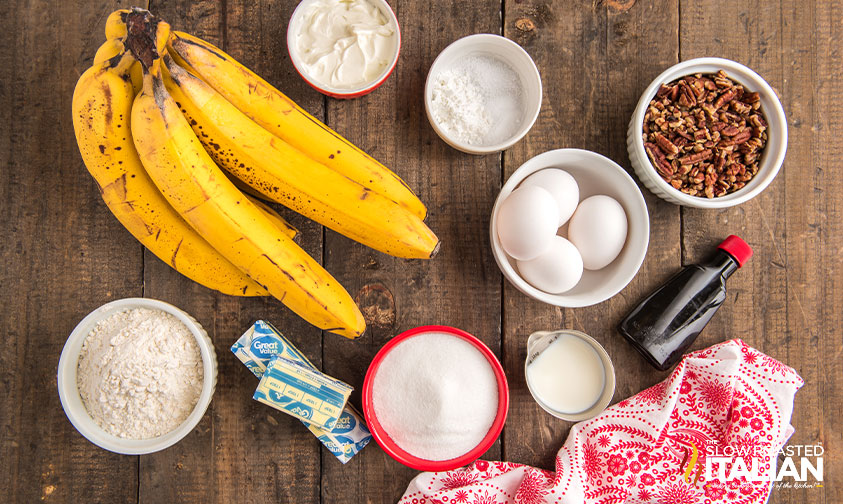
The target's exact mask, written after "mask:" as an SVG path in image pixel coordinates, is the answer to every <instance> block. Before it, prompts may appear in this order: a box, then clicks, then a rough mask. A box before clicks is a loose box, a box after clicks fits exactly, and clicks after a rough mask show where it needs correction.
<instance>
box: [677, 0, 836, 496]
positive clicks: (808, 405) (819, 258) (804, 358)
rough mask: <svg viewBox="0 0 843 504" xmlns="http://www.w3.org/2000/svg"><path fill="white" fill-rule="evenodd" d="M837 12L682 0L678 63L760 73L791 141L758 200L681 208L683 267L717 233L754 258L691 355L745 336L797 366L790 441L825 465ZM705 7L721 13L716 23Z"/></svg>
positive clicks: (829, 426)
mask: <svg viewBox="0 0 843 504" xmlns="http://www.w3.org/2000/svg"><path fill="white" fill-rule="evenodd" d="M686 4H689V5H687V6H686ZM832 5H833V4H832V3H828V4H822V7H821V5H820V4H812V3H807V4H806V3H804V2H801V3H796V2H784V3H782V5H775V4H770V3H768V2H760V1H759V2H745V3H742V4H740V5H738V4H731V3H723V2H683V4H682V20H681V23H682V26H683V31H682V40H681V56H682V58H683V59H688V58H692V57H696V56H703V55H706V56H708V55H711V54H716V55H719V56H723V57H726V58H730V59H734V60H737V61H739V62H741V63H744V64H746V65H747V66H749V67H750V68H753V69H754V70H756V71H757V72H759V73H760V74H761V76H762V77H764V78H765V79H766V80H767V81H768V82H769V83H770V84H771V85H772V86H773V87H774V88H775V89H777V91H778V92H779V94H780V97H781V100H782V102H783V104H784V106H785V111H786V114H787V116H788V124H789V133H790V139H789V146H788V157H787V159H786V161H785V165H784V167H783V168H782V172H781V173H780V174H779V176H778V177H777V178H776V180H775V181H774V182H773V183H772V184H771V185H770V187H769V188H768V189H767V190H766V191H765V192H764V193H762V194H761V195H759V196H758V197H756V198H755V199H753V200H752V201H750V202H747V203H745V204H743V205H741V206H739V207H736V208H732V209H729V210H724V211H718V212H706V211H695V210H690V209H688V210H685V211H683V222H684V229H685V236H684V244H685V248H686V250H685V252H686V259H687V261H689V262H693V261H697V260H699V259H701V258H702V257H703V256H704V255H705V254H706V253H708V251H709V250H710V248H711V247H712V246H713V245H715V244H716V240H717V239H718V238H720V237H721V236H719V235H718V234H717V233H714V232H712V231H711V230H713V229H718V230H719V229H722V230H723V232H722V233H721V234H722V235H725V234H727V233H729V232H735V233H736V234H739V235H741V236H742V237H743V238H744V239H746V240H747V241H748V242H749V243H750V245H752V247H753V249H754V251H755V254H754V256H753V258H752V259H751V260H750V262H749V263H748V264H747V265H746V266H745V267H744V268H742V270H741V271H739V272H738V273H737V274H735V275H734V276H733V279H731V280H730V281H729V298H728V299H729V301H730V302H727V303H726V304H725V305H724V306H723V308H722V309H721V310H720V313H718V315H717V316H715V318H714V319H713V320H712V323H711V324H710V325H709V327H707V328H706V330H705V331H704V332H703V334H702V335H701V337H700V339H699V340H698V342H697V344H696V346H697V347H700V346H707V345H709V344H711V343H714V342H716V341H720V340H722V339H726V338H730V337H741V338H743V339H744V340H745V341H747V342H748V343H749V344H751V345H753V346H755V347H756V348H759V349H760V350H762V351H764V352H765V353H767V354H769V355H771V356H773V357H775V358H778V359H780V360H782V361H784V362H785V363H786V364H789V365H791V366H793V367H795V368H796V370H797V371H799V372H800V374H801V375H802V377H803V378H804V379H805V380H806V385H805V387H804V388H803V389H802V391H800V392H799V393H798V394H797V396H796V402H795V409H796V411H795V414H794V417H793V419H792V424H793V425H794V427H795V428H796V432H795V433H794V435H793V437H792V438H791V440H790V443H791V444H814V443H822V444H824V446H825V449H826V453H827V454H828V455H827V456H826V457H825V459H826V467H831V465H832V464H833V460H829V458H830V457H829V455H831V457H834V455H833V453H834V451H833V450H834V448H835V447H836V448H837V449H838V450H840V449H841V445H840V442H839V439H840V432H841V431H840V427H839V426H838V425H836V424H837V422H834V421H833V420H832V415H833V414H834V413H833V412H836V411H838V410H839V403H840V400H841V394H840V391H839V390H838V388H837V387H836V386H834V382H836V380H839V378H840V376H841V372H840V371H841V363H840V360H839V359H836V360H831V361H826V360H825V359H824V357H825V356H829V355H839V353H840V351H841V343H840V339H839V338H831V339H826V338H825V336H826V335H827V334H834V333H835V332H836V331H837V330H838V328H839V327H840V315H839V312H834V311H833V310H832V309H830V307H831V306H835V305H836V306H839V305H840V297H841V293H840V289H839V283H840V282H839V274H838V275H836V276H835V275H834V274H833V272H834V271H835V269H834V268H835V266H836V267H837V268H839V267H840V263H841V258H840V256H839V254H838V253H836V252H835V251H836V250H839V249H840V247H841V243H843V240H841V235H840V232H839V230H840V220H839V218H837V219H835V215H836V216H838V217H839V210H837V209H836V208H835V200H839V197H838V196H837V194H838V192H839V191H840V187H841V183H843V182H842V181H841V176H840V175H839V174H838V173H837V171H836V170H835V169H834V165H833V163H834V161H833V160H834V159H837V157H835V154H839V152H840V150H841V147H843V143H841V142H840V140H839V139H837V137H836V135H835V133H834V125H833V123H834V122H835V121H836V122H837V124H839V123H840V115H839V114H840V111H841V108H840V105H839V100H840V91H839V89H836V86H834V85H833V84H832V83H833V82H835V81H834V80H833V79H834V78H835V77H836V76H837V77H839V75H840V55H839V54H834V53H833V52H828V51H827V50H826V48H827V47H832V46H834V40H837V41H838V43H839V40H840V36H841V35H840V27H839V23H837V22H834V21H831V19H833V18H830V17H829V16H833V15H834V14H835V12H836V15H837V18H836V19H839V18H840V7H839V3H838V5H833V6H832ZM686 7H687V8H686ZM712 9H716V10H718V11H719V12H720V13H721V15H720V16H718V18H717V20H715V19H713V18H712V17H711V16H710V15H709V13H710V12H711V11H712ZM686 27H687V28H686ZM806 34H813V35H812V36H806ZM823 83H827V85H823ZM835 114H836V115H835ZM826 127H827V129H826ZM835 231H837V232H836V233H835ZM834 287H838V289H837V290H834ZM835 301H837V303H835ZM826 474H827V475H828V474H829V472H828V470H827V471H826ZM832 474H837V476H833V477H832V479H836V481H839V480H840V476H839V473H832ZM840 492H841V490H840V488H839V485H836V486H835V485H834V484H833V483H831V482H828V479H827V482H826V483H825V485H824V488H822V489H802V488H781V489H777V490H774V492H773V494H772V496H771V498H770V502H794V503H795V502H805V500H806V499H809V500H810V501H811V502H838V501H839V500H840V495H841V493H840ZM835 497H836V498H835Z"/></svg>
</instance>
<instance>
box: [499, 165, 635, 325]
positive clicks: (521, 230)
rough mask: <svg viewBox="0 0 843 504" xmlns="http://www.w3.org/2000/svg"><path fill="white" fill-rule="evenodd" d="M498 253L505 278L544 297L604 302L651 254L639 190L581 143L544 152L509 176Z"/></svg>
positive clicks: (567, 303)
mask: <svg viewBox="0 0 843 504" xmlns="http://www.w3.org/2000/svg"><path fill="white" fill-rule="evenodd" d="M489 233H490V239H491V243H492V253H493V255H494V257H495V261H496V262H497V263H498V267H499V268H500V270H501V272H502V273H503V275H504V277H506V279H507V280H509V282H510V283H512V285H514V286H515V287H516V288H517V289H518V290H520V291H521V292H523V293H524V294H526V295H528V296H530V297H532V298H534V299H537V300H539V301H542V302H545V303H548V304H552V305H555V306H562V307H567V308H576V307H581V306H590V305H593V304H597V303H600V302H602V301H605V300H607V299H609V298H610V297H612V296H614V295H615V294H617V293H618V292H620V291H621V289H623V288H624V287H626V285H627V284H628V283H629V282H630V281H631V280H632V278H633V277H634V276H635V274H636V273H637V272H638V269H639V268H640V267H641V264H642V263H643V262H644V256H645V255H646V253H647V245H648V244H649V239H650V218H649V214H648V213H647V204H646V203H645V202H644V197H643V195H642V194H641V191H640V189H639V188H638V186H637V185H636V184H635V181H634V180H633V179H632V177H630V176H629V174H628V173H627V172H626V171H625V170H624V169H623V168H621V167H620V166H619V165H618V164H617V163H615V162H614V161H612V160H611V159H609V158H607V157H605V156H601V155H600V154H597V153H595V152H591V151H586V150H581V149H558V150H553V151H548V152H545V153H544V154H540V155H538V156H536V157H534V158H532V159H530V160H528V161H527V162H526V163H524V164H523V165H521V166H520V167H519V168H518V169H517V170H515V172H514V173H513V174H512V176H511V177H509V180H507V182H506V184H504V186H503V188H502V189H501V192H500V194H499V195H498V198H497V201H495V206H494V208H493V209H492V218H491V222H490V225H489Z"/></svg>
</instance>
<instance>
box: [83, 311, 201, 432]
mask: <svg viewBox="0 0 843 504" xmlns="http://www.w3.org/2000/svg"><path fill="white" fill-rule="evenodd" d="M202 382H203V371H202V356H201V353H200V350H199V345H198V344H197V343H196V338H194V336H193V334H192V333H191V332H190V330H189V329H188V328H187V326H185V325H184V324H183V323H182V322H181V321H179V320H178V319H177V318H175V317H174V316H172V315H170V314H169V313H166V312H163V311H161V310H149V309H146V308H137V309H133V310H128V311H123V312H119V313H115V314H114V315H111V316H110V317H108V318H106V319H105V320H103V321H101V322H100V323H98V324H97V326H96V327H95V328H94V329H93V331H91V333H90V334H89V335H88V337H87V338H86V339H85V342H84V343H83V344H82V351H81V353H80V354H79V365H78V369H77V386H78V388H79V394H80V395H81V396H82V402H83V403H84V404H85V409H87V410H88V413H89V414H90V415H91V418H93V419H94V421H95V422H96V423H97V424H98V425H99V426H100V427H102V428H103V429H105V430H106V431H108V432H109V433H111V434H114V435H115V436H118V437H121V438H128V439H148V438H152V437H157V436H161V435H163V434H166V433H168V432H170V431H172V430H174V429H175V428H176V427H178V426H179V425H180V424H181V423H182V422H184V421H185V419H187V417H188V416H189V415H190V412H191V411H193V407H194V406H195V405H196V403H197V402H198V401H199V394H200V392H201V391H202Z"/></svg>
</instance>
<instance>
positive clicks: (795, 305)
mask: <svg viewBox="0 0 843 504" xmlns="http://www.w3.org/2000/svg"><path fill="white" fill-rule="evenodd" d="M841 15H843V8H842V6H841V2H817V3H816V4H814V5H810V4H809V5H806V4H805V3H804V2H794V1H788V2H782V13H781V18H782V25H781V30H782V52H781V56H780V61H781V62H780V64H781V69H782V84H781V87H778V89H779V90H780V91H781V93H782V98H783V101H784V104H785V113H786V114H787V117H788V125H789V135H790V138H789V142H788V159H787V161H786V163H785V167H784V171H783V172H782V173H781V174H780V175H779V177H780V178H782V179H783V183H784V186H785V188H784V191H785V205H786V206H785V210H786V214H785V217H786V223H785V226H786V230H785V239H784V243H785V250H786V257H787V262H786V263H785V267H786V275H785V284H786V292H787V297H786V304H787V327H786V331H785V332H784V335H781V334H772V335H770V336H771V337H770V338H769V341H770V345H771V347H772V348H773V349H774V351H775V352H776V354H775V355H777V356H779V357H781V358H782V359H783V360H784V361H785V362H786V363H788V364H790V365H791V366H794V367H796V369H797V370H798V371H799V372H800V374H801V375H802V378H803V379H805V386H804V387H803V388H802V390H800V391H799V393H798V394H797V396H796V411H795V412H794V415H793V419H792V421H791V423H792V424H793V426H794V427H795V428H796V432H795V433H794V435H793V438H792V440H791V442H792V443H794V444H800V443H801V444H816V443H822V444H823V447H824V448H825V456H824V463H825V478H824V481H823V488H822V489H807V490H805V489H802V490H799V489H781V490H777V491H776V493H774V494H773V496H772V498H771V499H770V502H792V503H796V502H805V501H806V500H810V501H811V502H827V503H833V502H841V501H843V481H841V478H843V473H841V471H840V470H839V468H840V467H841V463H843V457H841V455H840V453H841V452H843V442H841V440H843V428H841V424H840V421H839V418H838V417H839V411H840V405H841V404H843V393H841V390H840V380H841V379H843V360H841V359H840V353H841V350H843V342H841V338H840V327H841V326H843V319H841V313H840V309H839V307H840V306H843V285H841V266H843V256H841V254H840V250H842V249H843V224H841V222H842V221H843V215H841V213H842V212H843V210H842V209H841V207H840V201H841V198H840V193H841V191H843V174H841V172H840V170H839V168H838V166H839V160H840V159H841V156H843V141H841V140H840V138H839V137H838V134H837V131H839V129H840V128H841V127H842V126H843V106H841V100H843V91H841V89H840V88H839V86H837V85H836V83H837V82H838V81H839V80H840V79H841V77H843V71H841V68H843V61H841V54H840V52H839V50H837V51H830V50H828V48H832V47H840V44H841V42H843V27H841V25H840V23H839V20H840V18H841ZM835 20H837V21H835ZM806 34H811V36H807V35H806ZM780 183H781V182H780ZM771 287H773V288H780V287H775V286H771ZM782 336H784V338H783V339H784V341H785V342H786V346H785V347H784V348H780V347H778V345H777V342H778V341H779V340H780V339H781V337H782Z"/></svg>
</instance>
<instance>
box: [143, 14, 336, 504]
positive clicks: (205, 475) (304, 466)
mask: <svg viewBox="0 0 843 504" xmlns="http://www.w3.org/2000/svg"><path fill="white" fill-rule="evenodd" d="M153 8H154V12H155V13H156V14H157V15H160V16H161V17H162V18H163V19H166V20H171V24H172V25H173V28H174V29H179V30H184V31H187V32H189V33H193V34H196V35H197V36H199V37H202V38H204V39H206V40H208V41H209V42H211V43H213V44H215V45H218V46H220V47H222V49H223V50H225V51H226V52H228V53H229V54H230V55H231V56H232V57H234V58H236V59H237V60H238V61H240V62H241V63H243V64H244V65H246V66H248V67H249V68H251V69H253V70H254V71H255V72H257V73H258V74H259V75H261V76H263V77H264V78H265V79H267V80H268V81H269V82H270V83H272V84H274V85H275V86H277V87H278V88H279V89H281V90H283V91H284V92H285V93H288V94H289V95H290V97H291V98H293V99H294V100H296V101H297V102H298V103H299V104H301V105H302V106H304V107H305V108H307V109H308V110H309V111H310V112H311V113H313V114H315V115H316V116H317V117H319V116H321V115H322V106H323V99H322V97H321V95H319V94H318V93H316V92H315V91H313V90H311V89H310V88H309V87H308V86H307V85H306V84H305V83H304V82H303V81H302V80H301V78H300V77H299V76H298V75H297V74H296V73H295V72H294V71H293V70H292V67H291V65H290V63H289V60H288V59H287V58H286V50H285V47H286V45H285V39H284V32H285V28H286V22H287V20H288V19H289V17H290V14H291V13H292V9H293V8H294V5H291V4H290V2H267V3H265V4H263V5H261V6H260V7H259V8H256V7H255V6H254V5H253V4H252V2H248V1H229V2H225V3H219V2H200V3H195V2H176V3H169V2H168V3H162V4H161V6H160V8H155V6H153ZM175 20H178V22H177V21H175ZM279 55H283V56H284V57H278V56H279ZM273 206H274V207H275V208H276V209H278V210H279V212H281V213H282V214H284V216H285V218H287V219H288V220H289V222H291V223H292V224H293V225H294V226H296V227H297V228H298V229H299V230H300V231H301V235H300V236H299V238H298V241H299V243H300V244H301V245H302V246H303V247H304V249H305V250H306V251H307V252H308V253H309V254H310V255H311V256H313V257H314V258H316V259H317V261H320V262H321V259H322V239H323V235H322V228H321V226H319V225H317V224H315V223H313V222H311V221H309V220H307V219H304V218H303V217H301V216H299V215H297V214H295V213H293V212H290V211H286V210H285V209H281V208H280V207H278V206H277V205H273ZM145 281H146V282H145V286H146V289H145V294H146V295H147V296H148V297H154V298H158V299H163V300H167V301H170V302H173V303H174V304H176V305H177V306H179V307H181V308H183V309H184V310H186V311H188V312H189V313H191V314H192V315H194V316H195V317H196V318H197V319H198V320H199V321H200V323H202V324H203V325H204V326H205V328H206V329H207V330H208V332H209V334H210V335H211V337H212V339H213V340H214V343H215V347H216V352H217V359H218V362H219V372H218V378H217V380H218V381H217V388H216V392H215V394H214V400H213V401H212V403H211V407H210V409H209V412H208V414H206V415H205V417H204V418H203V419H202V422H201V423H200V425H199V426H198V427H197V428H196V429H195V430H194V431H193V432H192V433H191V434H190V435H189V436H188V437H187V438H186V439H185V440H183V441H182V442H180V443H179V444H178V445H176V446H174V447H172V448H170V449H168V450H165V451H163V452H160V453H157V454H152V455H148V456H144V457H142V458H141V468H140V474H141V481H140V485H141V486H140V500H141V501H142V502H150V503H156V502H167V501H172V502H182V501H187V502H219V503H227V502H233V501H236V500H245V501H248V502H314V501H317V500H318V499H319V487H320V461H319V450H320V447H321V444H320V443H319V441H318V440H317V439H316V438H315V437H314V436H313V435H312V434H311V433H310V431H308V430H307V428H305V427H304V426H303V425H302V424H301V422H299V421H298V420H296V419H294V418H293V417H290V416H289V415H285V414H283V413H281V412H280V411H277V410H274V409H272V408H270V407H268V406H265V405H263V404H260V403H258V402H256V401H254V400H253V399H252V394H253V393H254V390H255V387H257V379H256V378H255V377H254V375H252V373H251V372H249V371H248V369H247V368H246V367H245V366H244V365H243V364H242V363H241V362H240V361H239V360H238V359H236V358H235V357H234V355H232V353H231V351H230V347H231V344H232V343H233V342H234V341H235V340H236V339H237V338H238V337H239V336H240V335H241V334H242V333H243V332H244V331H245V330H246V329H247V328H248V327H249V326H250V325H251V324H252V323H253V322H254V321H255V320H258V319H265V320H268V321H269V322H271V323H273V324H275V325H276V326H277V327H279V328H280V329H281V330H282V332H284V333H285V335H286V336H288V337H289V338H290V340H291V341H293V342H294V343H295V344H296V346H297V347H298V348H299V349H300V350H301V351H302V352H303V353H304V354H305V355H307V356H308V358H310V359H311V360H312V362H313V363H314V364H316V365H317V366H320V365H321V359H322V334H321V331H320V330H319V329H317V328H315V327H312V326H310V325H309V324H307V323H306V322H304V321H303V320H302V319H301V318H299V317H298V316H296V315H295V314H293V313H292V312H290V311H289V310H288V309H286V308H285V307H284V306H283V305H282V304H281V303H280V302H278V301H276V300H275V299H273V298H269V297H268V298H235V297H230V296H224V295H220V294H218V293H215V292H212V291H210V290H208V289H205V288H203V287H201V286H199V285H197V284H194V283H193V282H191V281H190V280H188V279H186V278H184V277H182V276H180V275H179V274H178V273H176V272H175V271H173V270H172V269H170V268H169V267H167V266H166V265H165V264H163V263H162V262H161V261H157V260H156V259H155V258H154V257H152V256H151V254H149V253H147V261H146V268H145ZM174 476H175V477H174Z"/></svg>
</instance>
